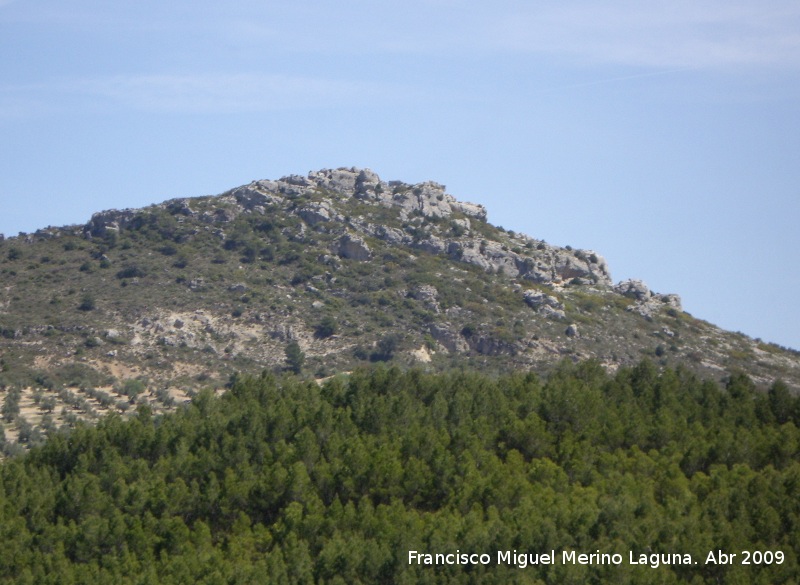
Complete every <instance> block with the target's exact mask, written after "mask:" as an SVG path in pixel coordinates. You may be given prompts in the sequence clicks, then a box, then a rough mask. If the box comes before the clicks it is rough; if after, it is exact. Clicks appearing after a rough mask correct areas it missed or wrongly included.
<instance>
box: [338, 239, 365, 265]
mask: <svg viewBox="0 0 800 585" xmlns="http://www.w3.org/2000/svg"><path fill="white" fill-rule="evenodd" d="M337 254H339V256H341V257H342V258H349V259H350V260H369V259H370V257H371V256H372V253H371V251H370V249H369V246H367V244H366V242H365V241H364V240H363V238H360V237H359V236H356V235H353V234H345V235H343V236H342V237H341V238H340V239H339V245H338V247H337Z"/></svg>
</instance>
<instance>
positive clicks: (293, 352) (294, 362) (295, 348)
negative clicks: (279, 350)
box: [284, 341, 306, 374]
mask: <svg viewBox="0 0 800 585" xmlns="http://www.w3.org/2000/svg"><path fill="white" fill-rule="evenodd" d="M284 353H285V354H286V365H287V366H288V367H289V370H290V371H291V372H294V373H295V374H299V373H300V372H301V371H302V370H303V364H304V363H305V361H306V354H305V353H303V350H302V349H300V344H298V343H297V342H296V341H292V342H290V343H289V344H288V345H287V346H286V349H285V350H284Z"/></svg>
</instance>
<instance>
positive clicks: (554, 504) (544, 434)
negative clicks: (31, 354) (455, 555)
mask: <svg viewBox="0 0 800 585" xmlns="http://www.w3.org/2000/svg"><path fill="white" fill-rule="evenodd" d="M747 387H748V383H747V380H746V379H744V378H741V377H738V376H734V377H732V378H731V382H730V383H729V384H728V387H727V388H726V389H721V388H720V387H719V386H717V385H716V384H714V383H710V382H704V381H701V380H699V379H697V378H696V377H694V376H693V375H691V374H689V373H687V371H685V370H677V371H676V370H666V371H665V372H663V373H659V372H658V371H657V370H656V369H655V368H654V367H653V366H652V365H651V364H649V363H647V362H645V363H642V364H640V365H639V366H637V367H636V368H632V369H623V370H620V371H619V372H618V373H617V374H616V375H615V376H614V377H609V376H607V375H606V374H605V372H604V371H603V370H602V368H600V367H599V366H598V365H597V364H595V363H591V362H588V363H584V364H581V365H579V366H572V365H570V364H563V365H562V366H561V367H560V368H559V369H558V370H557V371H556V372H554V373H553V374H552V375H551V376H550V378H549V379H547V380H545V381H543V380H540V379H539V377H538V376H536V375H532V374H512V375H509V376H506V377H504V378H501V379H498V380H491V379H488V378H486V377H483V376H480V375H476V374H471V373H457V374H456V373H454V374H450V375H427V374H422V373H420V372H416V371H412V372H407V373H403V372H401V371H400V370H399V369H394V368H393V369H387V368H385V367H379V368H376V369H373V370H366V371H356V372H354V373H353V374H352V375H351V376H350V377H349V378H346V379H343V378H334V379H332V380H330V381H329V382H327V383H326V384H325V385H324V386H322V387H320V386H319V385H317V384H316V383H313V382H310V383H301V382H299V381H297V380H292V379H290V380H284V381H282V382H280V383H279V382H277V381H276V380H275V379H273V378H272V377H271V376H269V375H267V374H263V375H262V376H261V377H258V378H252V377H247V376H237V377H235V379H234V380H233V381H232V386H231V388H230V390H229V391H228V393H226V394H225V395H224V396H222V397H220V398H217V397H215V396H214V395H213V393H211V392H210V391H209V392H202V393H200V394H199V395H197V396H196V397H195V399H194V400H193V402H192V404H191V405H190V406H189V407H188V408H185V409H182V410H179V411H178V412H177V413H175V414H173V415H168V416H164V417H161V418H153V417H152V415H151V413H150V412H149V410H148V409H147V408H146V407H140V409H139V411H138V412H137V413H136V414H135V415H134V416H133V417H132V418H131V419H130V420H128V421H123V420H121V419H120V418H118V417H111V418H107V419H104V420H103V421H101V422H100V424H99V425H98V426H97V427H94V428H89V427H80V426H79V427H78V428H76V429H74V430H73V431H72V433H71V435H70V436H69V437H68V438H67V437H66V436H64V435H62V434H59V433H52V429H51V430H49V431H48V433H49V434H51V436H50V438H49V439H48V441H47V442H46V443H45V444H44V445H43V446H41V447H38V448H35V449H33V450H32V451H31V452H30V453H29V454H28V455H25V456H22V457H18V458H16V459H13V460H10V461H7V462H6V463H4V464H3V465H2V467H0V493H2V494H3V500H2V501H3V506H2V507H0V535H1V536H2V538H3V547H2V548H0V582H1V583H20V582H30V583H84V582H92V583H101V584H102V583H114V584H127V583H164V584H170V583H251V582H258V583H320V584H321V583H365V584H366V583H475V584H477V583H480V584H493V583H606V582H614V583H637V584H638V583H683V582H686V583H709V584H711V583H794V581H793V579H794V578H795V577H796V574H797V571H798V562H797V560H798V553H800V539H798V535H800V492H799V491H798V486H800V461H799V460H798V449H797V445H798V440H800V433H798V428H797V423H798V419H797V417H798V409H797V406H798V398H797V397H794V396H791V395H788V396H787V395H785V394H783V393H782V391H781V390H780V388H779V387H778V388H776V389H775V390H774V391H773V392H772V396H768V395H760V394H749V393H748V392H747ZM773 404H775V405H777V404H780V405H781V406H775V409H778V410H779V411H780V412H784V411H786V412H788V413H791V414H787V415H786V417H787V421H786V422H785V423H782V424H780V423H777V422H765V421H761V420H759V419H749V418H748V415H747V414H745V415H742V413H743V412H744V413H747V412H761V411H762V405H767V410H768V411H770V412H771V411H772V409H773V408H772V405H773ZM748 405H750V406H749V407H748ZM20 430H21V432H22V434H23V435H24V437H23V438H24V439H25V440H27V441H29V442H31V443H36V442H39V441H41V440H42V436H41V433H39V434H37V433H36V432H35V431H34V430H33V429H31V428H28V427H27V426H24V425H21V426H20ZM456 549H460V550H461V551H462V552H463V551H469V552H486V553H489V554H490V555H492V563H491V564H490V565H489V566H486V567H482V566H477V567H465V566H439V567H424V566H415V565H409V564H408V551H409V550H417V551H426V552H443V553H448V552H455V550H456ZM515 549H516V550H518V551H520V552H522V551H525V552H545V551H549V550H551V549H555V550H556V554H557V555H558V556H559V557H560V552H561V551H563V550H577V551H582V552H587V553H588V552H594V551H596V550H598V549H599V550H600V551H603V552H619V553H621V554H623V556H624V558H625V561H626V562H625V563H624V564H623V565H622V566H619V567H617V566H600V565H595V566H579V565H569V564H563V563H560V562H559V563H557V564H556V565H552V566H536V565H532V566H529V567H527V568H525V569H520V568H518V567H515V566H508V565H505V564H498V563H497V562H496V551H498V550H501V551H502V550H515ZM716 549H721V550H726V551H728V552H740V551H741V550H772V551H776V550H779V551H782V552H783V553H784V555H785V561H784V563H783V564H781V565H776V564H773V565H750V566H743V565H741V564H732V565H725V566H722V565H706V564H704V560H705V558H706V555H707V554H708V552H709V551H711V550H716ZM628 551H634V552H636V553H638V552H651V551H652V552H683V553H688V554H691V555H692V557H693V559H694V560H697V561H698V564H697V565H690V566H681V565H675V566H663V567H660V568H658V569H652V568H650V567H649V566H632V565H628V564H627V558H628Z"/></svg>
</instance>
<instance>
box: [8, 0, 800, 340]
mask: <svg viewBox="0 0 800 585" xmlns="http://www.w3.org/2000/svg"><path fill="white" fill-rule="evenodd" d="M0 55H1V57H0V233H5V234H6V235H15V234H16V233H18V232H20V231H34V230H35V229H37V228H39V227H44V226H47V225H62V224H69V223H83V222H85V221H86V220H88V218H89V217H90V216H91V214H92V213H93V212H94V211H98V210H101V209H108V208H121V207H139V206H143V205H147V204H150V203H155V202H159V201H162V200H164V199H168V198H173V197H181V196H194V195H206V194H216V193H219V192H222V191H224V190H226V189H228V188H231V187H234V186H237V185H240V184H243V183H246V182H249V181H250V180H253V179H261V178H278V177H280V176H283V175H286V174H291V173H306V172H308V171H310V170H315V169H319V168H324V167H337V166H353V165H355V166H363V167H369V168H372V169H373V170H375V171H377V172H378V173H379V174H380V175H381V176H382V177H383V178H384V179H389V180H391V179H400V180H404V181H407V182H416V181H422V180H427V179H433V180H437V181H439V182H441V183H444V184H446V185H447V187H448V191H449V192H450V193H452V194H453V195H455V196H456V197H458V198H459V199H463V200H470V201H475V202H479V203H482V204H484V205H485V206H486V207H487V208H488V210H489V219H490V221H492V223H495V224H499V225H502V226H504V227H506V228H508V229H514V230H516V231H522V232H525V233H527V234H530V235H532V236H534V237H539V238H544V239H546V240H547V241H548V242H551V243H554V244H559V245H567V244H569V245H572V246H574V247H584V248H592V249H595V250H597V251H598V252H599V253H601V254H603V255H604V256H605V257H606V258H607V260H608V261H609V264H610V267H611V270H612V275H613V277H614V278H615V279H616V280H621V279H624V278H634V277H635V278H641V279H643V280H644V281H645V282H647V283H648V284H649V285H650V286H651V288H653V289H654V290H657V291H659V292H676V293H679V294H680V295H681V296H682V297H683V300H684V307H685V308H686V310H688V311H689V312H690V313H692V314H693V315H695V316H697V317H700V318H703V319H706V320H708V321H711V322H713V323H715V324H718V325H720V326H722V327H725V328H727V329H731V330H740V331H743V332H744V333H747V334H748V335H751V336H753V337H761V338H763V339H764V340H767V341H774V342H777V343H780V344H782V345H788V346H792V347H795V348H800V327H799V325H800V302H798V300H797V291H798V290H800V276H798V274H799V273H800V271H798V269H797V267H796V264H795V259H796V255H797V253H798V250H800V229H798V221H799V220H800V180H799V179H800V4H798V3H797V2H790V1H764V0H760V1H751V0H747V1H737V0H729V1H720V0H711V1H697V0H695V1H684V0H675V1H671V2H653V1H647V0H635V1H633V0H632V1H621V0H611V1H607V2H603V3H600V2H588V1H572V0H566V1H561V2H551V1H548V2H536V1H522V0H497V1H495V2H492V3H491V6H490V5H489V3H484V2H461V1H456V0H403V1H402V2H400V1H395V0H386V1H381V2H375V1H374V0H373V1H371V2H366V1H346V0H344V1H342V0H340V1H338V2H333V1H332V0H317V1H309V2H304V1H298V2H293V3H288V2H270V1H259V2H256V1H232V2H228V3H224V4H222V3H216V2H206V1H195V2H185V1H182V0H173V1H170V2H154V1H150V0H139V1H137V2H130V1H127V0H119V1H117V2H113V3H109V2H101V1H92V0H60V1H58V2H56V1H51V0H36V1H34V0H0Z"/></svg>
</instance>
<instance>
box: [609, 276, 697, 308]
mask: <svg viewBox="0 0 800 585" xmlns="http://www.w3.org/2000/svg"><path fill="white" fill-rule="evenodd" d="M614 291H615V292H617V293H619V294H621V295H623V296H626V297H628V298H631V299H634V300H635V301H636V304H635V305H634V306H633V307H631V310H633V311H636V312H637V313H640V314H641V315H643V316H645V317H650V316H652V314H653V313H654V312H657V311H659V310H660V309H662V308H664V307H667V308H672V309H675V310H678V311H681V310H683V309H682V306H681V298H680V296H678V295H676V294H661V293H654V292H653V291H651V290H650V288H649V287H648V286H647V285H646V284H645V283H644V282H642V281H641V280H634V279H631V280H624V281H622V282H620V283H618V284H617V285H616V286H615V287H614Z"/></svg>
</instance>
